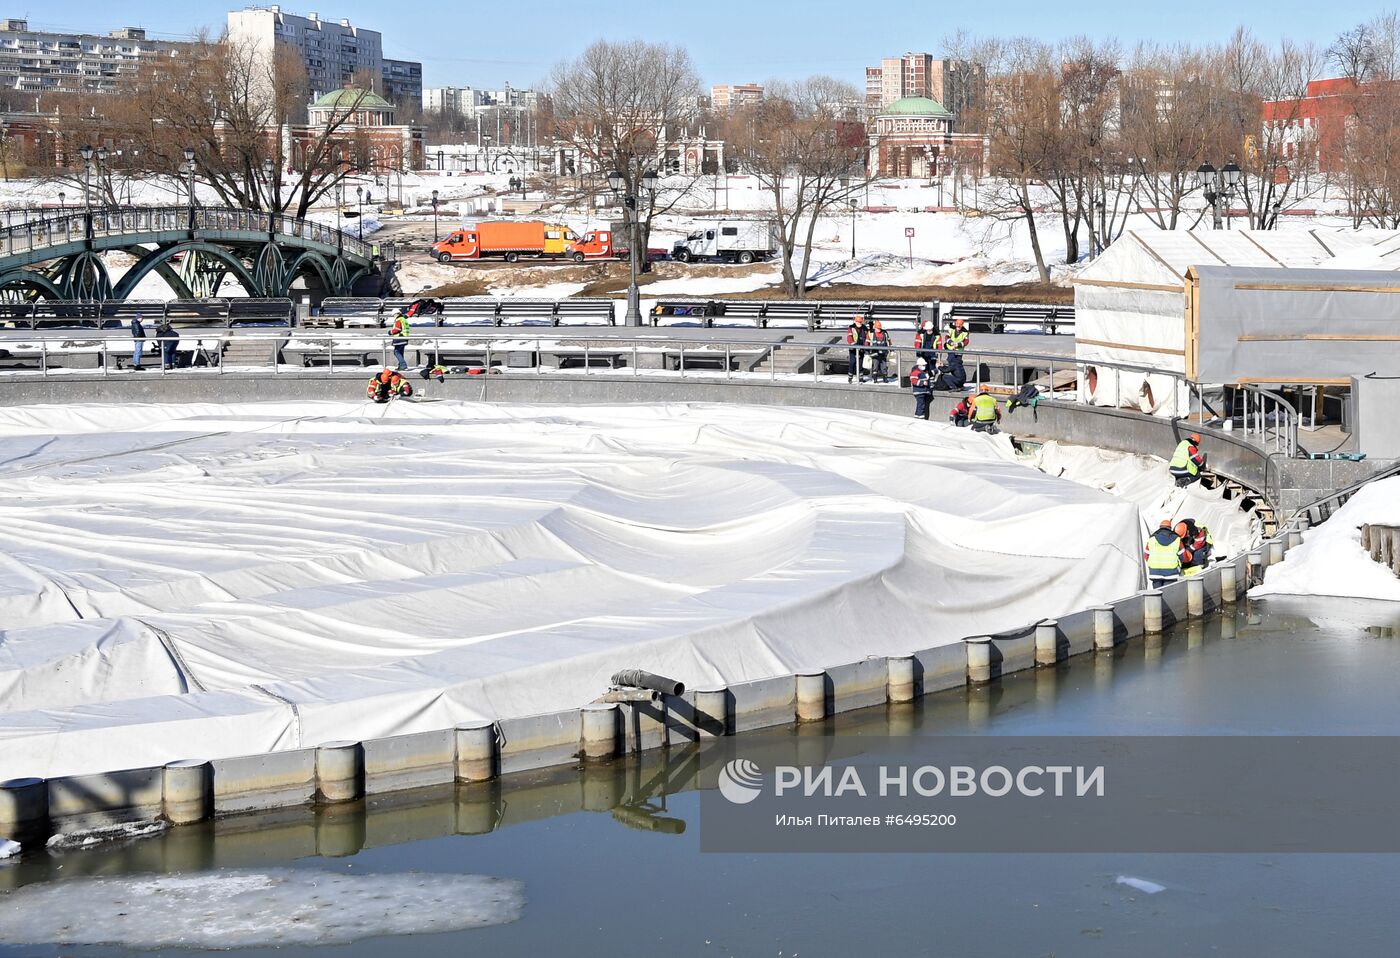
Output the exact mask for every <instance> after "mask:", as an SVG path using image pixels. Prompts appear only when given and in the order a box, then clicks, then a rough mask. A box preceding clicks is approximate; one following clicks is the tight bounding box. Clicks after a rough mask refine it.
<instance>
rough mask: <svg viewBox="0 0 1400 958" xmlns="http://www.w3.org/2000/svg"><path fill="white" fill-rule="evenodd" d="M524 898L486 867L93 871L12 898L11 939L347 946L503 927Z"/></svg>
mask: <svg viewBox="0 0 1400 958" xmlns="http://www.w3.org/2000/svg"><path fill="white" fill-rule="evenodd" d="M524 906H525V886H524V884H523V883H522V882H519V881H515V880H513V879H508V878H491V877H487V876H484V875H438V874H424V873H406V874H363V875H350V874H339V873H331V872H323V871H311V870H303V869H266V870H258V871H242V870H229V871H218V872H201V873H196V874H186V875H156V876H139V877H128V878H84V879H79V880H76V881H60V882H50V883H48V884H42V885H27V886H25V887H23V888H21V889H19V890H18V891H15V892H12V893H10V894H8V895H0V914H3V915H4V918H3V920H0V944H6V945H35V944H66V945H118V946H122V947H126V948H254V947H263V948H266V947H275V946H281V945H329V944H346V943H348V942H352V941H358V940H360V939H362V938H370V937H377V936H382V935H417V934H426V933H436V932H446V931H460V930H463V929H467V928H481V927H485V926H488V925H502V924H506V923H508V922H512V921H516V920H517V919H519V918H520V915H521V911H522V910H523V908H524Z"/></svg>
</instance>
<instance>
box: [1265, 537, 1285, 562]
mask: <svg viewBox="0 0 1400 958" xmlns="http://www.w3.org/2000/svg"><path fill="white" fill-rule="evenodd" d="M1286 551H1288V546H1287V545H1286V544H1285V543H1284V541H1283V540H1282V539H1273V540H1271V541H1270V542H1269V565H1274V564H1275V563H1277V562H1282V561H1283V554H1284V553H1285V552H1286Z"/></svg>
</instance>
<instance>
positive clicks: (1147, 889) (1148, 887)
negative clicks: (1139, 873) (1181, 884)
mask: <svg viewBox="0 0 1400 958" xmlns="http://www.w3.org/2000/svg"><path fill="white" fill-rule="evenodd" d="M1114 884H1115V885H1127V886H1128V887H1129V888H1135V889H1137V890H1138V891H1140V892H1143V893H1145V894H1148V895H1155V894H1157V893H1158V892H1159V891H1166V890H1167V886H1166V885H1159V884H1157V883H1156V882H1155V881H1148V880H1147V879H1146V878H1134V877H1133V876H1131V875H1119V876H1118V878H1117V879H1116V880H1115V881H1114Z"/></svg>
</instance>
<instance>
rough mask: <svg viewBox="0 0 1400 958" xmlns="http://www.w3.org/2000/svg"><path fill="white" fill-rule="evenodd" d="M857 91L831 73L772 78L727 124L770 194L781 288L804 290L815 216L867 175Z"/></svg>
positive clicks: (743, 164) (744, 160)
mask: <svg viewBox="0 0 1400 958" xmlns="http://www.w3.org/2000/svg"><path fill="white" fill-rule="evenodd" d="M857 97H858V93H857V91H856V89H855V87H853V86H851V85H850V84H847V83H842V82H841V81H839V80H834V79H832V78H831V77H825V76H817V77H810V78H808V79H806V80H801V81H798V82H793V83H788V82H783V81H778V80H771V81H769V82H768V83H767V84H766V85H765V87H764V98H763V99H762V100H760V101H759V102H757V103H750V104H746V105H744V106H742V107H740V108H739V109H737V110H735V111H734V112H733V113H732V114H731V115H730V117H729V119H728V122H727V124H726V128H725V142H726V143H727V144H728V146H729V149H730V151H731V153H732V154H733V155H734V156H736V157H737V158H738V161H739V164H740V168H741V169H743V170H744V171H745V172H747V173H749V174H751V175H752V176H754V177H755V178H756V179H757V180H758V182H759V184H760V185H761V186H762V187H763V189H765V190H766V191H767V192H768V193H769V195H770V196H771V197H772V202H773V232H774V234H775V236H776V239H777V243H778V251H779V254H780V256H781V260H782V269H783V289H784V291H785V292H786V293H787V294H788V295H789V296H792V297H795V298H799V299H800V298H802V297H803V296H804V295H805V294H806V292H807V273H808V270H809V267H810V265H811V261H812V243H813V240H814V237H815V234H816V227H817V221H818V220H819V219H820V218H821V217H822V216H823V215H825V214H827V213H828V212H829V211H831V210H832V209H834V208H836V206H837V204H838V203H840V202H841V201H842V200H844V199H846V198H847V197H849V196H852V195H854V194H855V192H856V191H857V190H859V189H861V188H863V187H864V185H865V184H866V182H867V177H866V173H865V170H864V169H863V160H864V158H865V153H866V142H865V131H864V127H863V126H861V125H860V124H859V123H857V122H855V117H854V116H853V115H852V114H851V112H850V107H851V104H853V103H855V102H857ZM799 251H800V252H801V260H800V262H799V261H798V259H797V254H798V252H799Z"/></svg>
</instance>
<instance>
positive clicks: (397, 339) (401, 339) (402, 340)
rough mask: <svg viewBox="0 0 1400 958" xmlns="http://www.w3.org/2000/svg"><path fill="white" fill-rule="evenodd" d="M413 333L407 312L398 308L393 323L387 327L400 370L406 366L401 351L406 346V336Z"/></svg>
mask: <svg viewBox="0 0 1400 958" xmlns="http://www.w3.org/2000/svg"><path fill="white" fill-rule="evenodd" d="M412 333H413V324H412V323H410V322H409V321H408V313H407V311H405V310H399V312H398V315H396V316H395V317H394V323H393V325H392V326H390V327H389V339H390V341H391V342H392V343H393V344H394V358H395V359H396V360H398V363H399V365H398V368H399V370H400V371H402V370H405V369H407V368H408V360H407V359H405V358H404V355H403V351H404V349H405V348H406V347H407V346H408V337H409V336H410V335H412Z"/></svg>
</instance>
